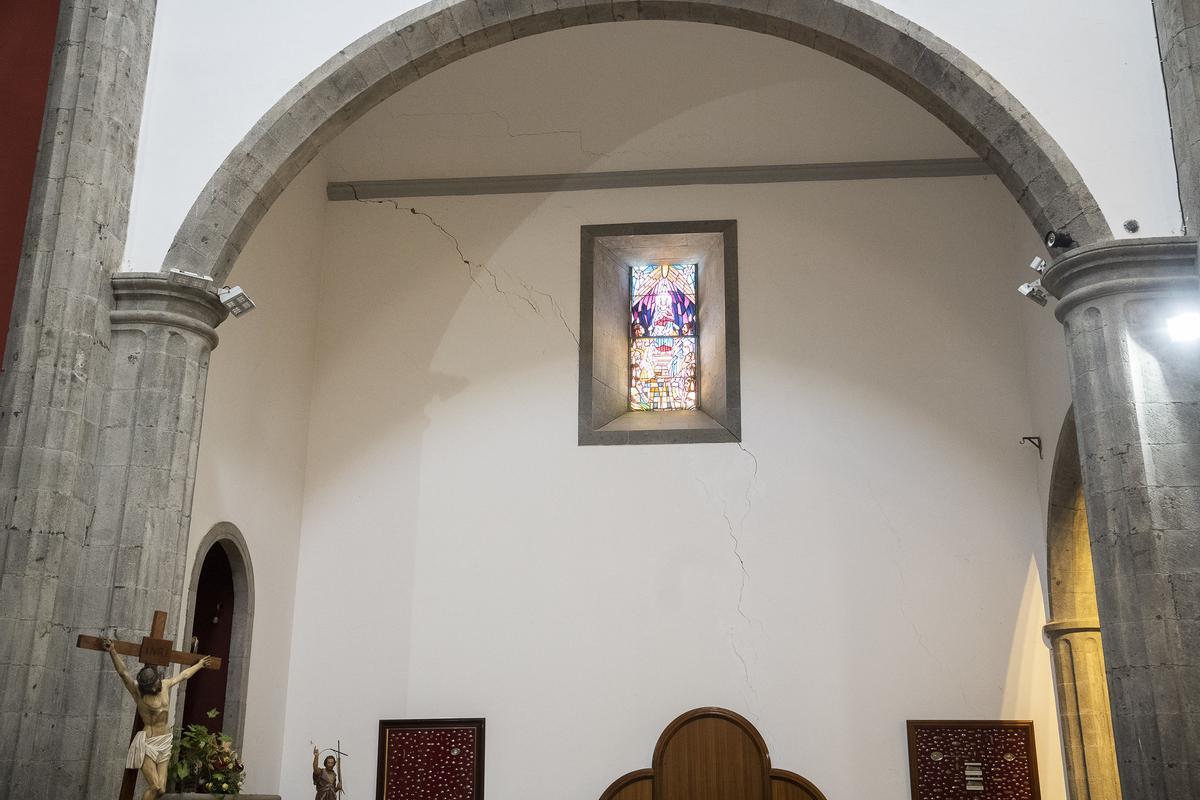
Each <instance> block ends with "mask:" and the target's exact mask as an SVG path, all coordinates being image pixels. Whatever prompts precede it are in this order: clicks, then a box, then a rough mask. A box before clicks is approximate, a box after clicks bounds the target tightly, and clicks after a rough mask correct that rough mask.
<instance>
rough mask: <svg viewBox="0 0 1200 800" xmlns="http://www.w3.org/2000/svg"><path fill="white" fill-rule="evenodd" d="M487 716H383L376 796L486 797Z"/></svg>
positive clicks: (399, 799) (425, 799) (381, 799)
mask: <svg viewBox="0 0 1200 800" xmlns="http://www.w3.org/2000/svg"><path fill="white" fill-rule="evenodd" d="M483 732H484V726H483V720H482V719H385V720H380V722H379V774H378V778H377V779H376V782H375V787H376V788H375V797H376V800H434V798H436V799H437V800H483Z"/></svg>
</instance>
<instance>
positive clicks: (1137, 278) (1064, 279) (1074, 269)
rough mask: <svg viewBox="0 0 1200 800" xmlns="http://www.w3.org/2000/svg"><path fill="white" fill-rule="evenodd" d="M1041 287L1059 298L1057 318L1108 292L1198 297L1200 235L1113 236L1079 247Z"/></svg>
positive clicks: (1052, 269)
mask: <svg viewBox="0 0 1200 800" xmlns="http://www.w3.org/2000/svg"><path fill="white" fill-rule="evenodd" d="M1042 286H1044V287H1045V289H1046V291H1048V292H1049V293H1050V294H1052V295H1054V296H1055V297H1056V298H1058V301H1059V302H1058V306H1057V307H1056V308H1055V309H1054V316H1055V317H1056V318H1057V319H1058V321H1059V322H1062V321H1063V320H1064V319H1065V318H1066V316H1067V315H1068V314H1070V312H1071V311H1072V310H1073V309H1074V308H1076V307H1077V306H1079V305H1080V304H1081V303H1086V302H1089V301H1091V300H1095V299H1097V298H1100V297H1105V296H1109V295H1129V294H1165V293H1172V294H1179V293H1182V294H1183V296H1185V297H1190V298H1191V299H1192V300H1197V299H1200V297H1197V295H1198V294H1200V269H1198V268H1197V239H1196V237H1194V236H1163V237H1156V238H1146V239H1113V240H1110V241H1107V242H1097V243H1096V244H1091V245H1087V246H1086V247H1080V248H1078V249H1076V250H1071V251H1069V252H1067V253H1065V254H1063V255H1062V256H1060V257H1059V258H1058V260H1056V261H1055V262H1054V264H1053V265H1052V266H1051V267H1050V269H1048V270H1047V271H1046V274H1045V276H1044V277H1043V278H1042Z"/></svg>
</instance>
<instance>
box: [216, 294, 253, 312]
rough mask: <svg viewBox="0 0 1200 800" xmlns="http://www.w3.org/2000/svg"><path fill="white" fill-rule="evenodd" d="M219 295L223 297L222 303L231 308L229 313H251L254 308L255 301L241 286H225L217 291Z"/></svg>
mask: <svg viewBox="0 0 1200 800" xmlns="http://www.w3.org/2000/svg"><path fill="white" fill-rule="evenodd" d="M217 296H219V297H220V298H221V303H222V304H223V305H224V306H225V307H226V308H228V309H229V313H230V314H233V316H235V317H240V316H242V315H243V314H249V313H250V312H251V311H253V310H254V301H253V300H251V299H250V296H249V295H248V294H246V293H245V292H243V291H242V287H240V286H232V287H231V286H223V287H221V289H220V291H218V292H217Z"/></svg>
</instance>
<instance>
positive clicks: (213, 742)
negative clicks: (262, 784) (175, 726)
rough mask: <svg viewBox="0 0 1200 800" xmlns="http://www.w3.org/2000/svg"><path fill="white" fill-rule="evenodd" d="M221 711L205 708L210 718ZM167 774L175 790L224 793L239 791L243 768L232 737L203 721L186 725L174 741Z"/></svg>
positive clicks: (232, 793) (216, 715) (230, 793)
mask: <svg viewBox="0 0 1200 800" xmlns="http://www.w3.org/2000/svg"><path fill="white" fill-rule="evenodd" d="M220 715H221V712H219V711H217V710H216V709H215V708H214V709H212V710H211V711H209V712H208V718H209V719H216V718H217V717H219V716H220ZM168 775H169V776H170V778H171V779H172V780H173V781H174V783H175V788H176V791H180V792H198V793H200V794H205V793H207V794H212V795H217V796H226V795H236V794H240V793H241V791H242V782H243V781H244V780H245V779H246V768H245V767H244V766H243V765H242V758H241V756H240V755H238V753H237V751H236V750H234V749H233V739H231V738H229V737H228V736H226V735H225V734H224V733H212V732H210V731H209V730H208V728H206V727H204V726H203V725H188V726H187V727H186V728H184V729H183V735H182V736H180V737H179V741H178V742H176V743H175V752H174V756H173V759H172V761H171V767H170V769H169V770H168Z"/></svg>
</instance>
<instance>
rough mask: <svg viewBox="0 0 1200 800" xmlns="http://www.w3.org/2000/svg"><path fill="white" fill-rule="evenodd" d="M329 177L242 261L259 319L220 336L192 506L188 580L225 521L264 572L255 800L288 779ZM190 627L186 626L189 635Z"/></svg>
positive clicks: (253, 694)
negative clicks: (290, 692)
mask: <svg viewBox="0 0 1200 800" xmlns="http://www.w3.org/2000/svg"><path fill="white" fill-rule="evenodd" d="M324 189H325V173H324V170H323V166H322V163H321V161H320V160H318V161H315V162H313V164H311V165H310V166H309V167H308V169H306V170H305V171H304V172H303V173H301V174H300V176H299V177H298V178H297V179H296V180H295V181H294V182H293V183H292V185H291V186H290V187H289V188H288V189H287V191H285V192H284V194H283V196H282V197H280V199H279V202H278V203H276V204H275V206H274V208H272V209H271V211H270V213H269V214H268V215H267V217H266V219H264V220H263V223H262V225H261V226H259V229H258V231H256V232H255V235H254V240H253V241H252V242H251V243H250V245H249V247H247V249H246V252H245V253H243V254H242V257H241V260H240V261H238V275H239V276H240V277H242V278H244V279H245V280H246V281H248V282H250V283H252V284H253V285H254V287H255V289H254V299H255V300H257V301H258V302H259V304H260V305H259V308H258V309H257V310H255V311H254V313H252V314H250V315H248V316H244V317H242V318H240V319H236V320H235V319H230V320H229V321H228V322H226V323H225V324H223V325H222V326H221V328H220V336H221V342H220V344H219V345H218V347H217V349H216V350H215V351H214V352H213V356H212V361H211V367H210V371H209V377H208V391H207V394H206V402H205V408H204V428H203V430H202V432H201V437H200V461H199V466H198V472H197V477H196V492H195V500H194V502H193V505H192V529H191V537H190V547H189V553H188V565H187V570H188V572H187V574H188V576H189V579H190V576H191V574H192V571H193V570H195V569H198V568H199V565H197V564H196V563H195V555H196V553H195V550H196V547H197V546H198V544H199V542H200V540H201V539H202V538H203V537H204V535H205V534H206V533H207V532H208V531H209V529H211V528H212V526H213V525H215V524H216V523H218V522H232V523H233V524H235V525H237V527H238V528H239V529H240V530H241V531H242V533H243V535H244V536H245V538H246V541H247V544H248V546H249V550H250V561H251V566H252V568H253V571H254V580H255V598H254V624H253V638H252V641H251V659H250V675H249V690H248V697H249V703H248V705H247V711H246V727H245V729H244V730H245V737H244V739H245V741H244V747H243V755H244V756H245V759H246V763H247V764H249V765H250V769H249V772H248V776H247V779H248V780H247V784H246V788H247V790H248V791H254V790H265V789H273V788H274V786H275V783H276V780H277V778H278V775H279V764H280V755H281V748H282V733H283V725H282V722H283V718H284V714H285V701H286V697H287V678H288V659H289V655H290V651H291V635H292V601H293V597H294V594H295V583H296V561H297V551H298V544H299V536H300V510H301V506H302V496H303V491H304V466H305V459H306V453H307V444H308V408H309V400H310V397H311V394H312V366H313V358H314V356H315V340H314V334H315V329H316V322H315V319H316V308H317V291H316V275H317V272H318V268H319V267H320V259H321V244H322V225H323V220H324V208H325V197H324ZM184 623H185V620H180V621H179V627H180V632H181V633H182V631H183V630H184V628H185V624H184Z"/></svg>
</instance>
